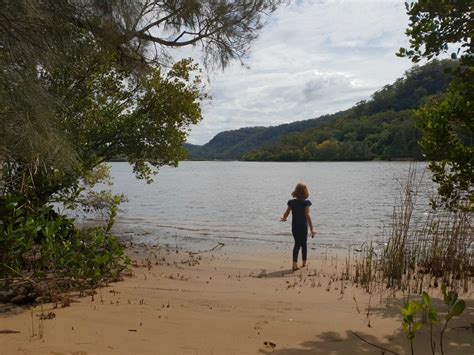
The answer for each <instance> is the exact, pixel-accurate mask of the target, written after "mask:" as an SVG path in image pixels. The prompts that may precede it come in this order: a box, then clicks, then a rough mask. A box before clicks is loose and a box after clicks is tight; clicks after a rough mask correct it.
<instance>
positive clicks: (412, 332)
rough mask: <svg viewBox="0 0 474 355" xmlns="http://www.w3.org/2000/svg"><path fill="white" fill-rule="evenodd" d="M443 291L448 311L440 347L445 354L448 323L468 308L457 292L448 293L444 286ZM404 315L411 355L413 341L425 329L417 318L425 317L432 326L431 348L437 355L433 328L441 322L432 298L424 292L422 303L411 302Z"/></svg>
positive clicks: (405, 308) (407, 304) (441, 332)
mask: <svg viewBox="0 0 474 355" xmlns="http://www.w3.org/2000/svg"><path fill="white" fill-rule="evenodd" d="M441 291H442V294H443V301H444V304H445V305H446V306H447V308H448V310H447V313H446V315H445V317H444V325H443V328H442V330H441V331H440V339H439V340H440V347H441V353H442V354H444V347H443V346H444V345H443V337H444V333H445V331H446V328H447V326H448V323H449V321H450V320H451V319H453V317H457V316H460V315H461V314H462V313H463V312H464V309H465V307H466V304H465V302H464V301H463V300H459V299H458V294H457V293H456V292H455V291H449V292H447V291H446V285H444V284H443V285H442V287H441ZM401 313H402V315H403V320H402V325H403V330H404V331H405V332H406V333H407V338H408V340H410V346H411V353H412V354H414V349H413V339H414V338H415V336H416V332H417V331H419V330H420V329H421V328H422V327H423V323H422V322H421V321H419V320H418V319H417V316H420V315H424V316H425V317H426V319H427V320H428V322H429V325H430V346H431V351H432V353H433V354H435V343H434V341H433V326H434V325H435V324H437V323H438V322H439V320H440V319H439V312H438V310H436V308H435V307H434V306H433V303H432V302H431V298H430V296H429V295H428V293H426V292H423V294H422V296H421V300H420V301H415V300H412V301H409V302H406V303H405V305H404V306H403V307H402V309H401Z"/></svg>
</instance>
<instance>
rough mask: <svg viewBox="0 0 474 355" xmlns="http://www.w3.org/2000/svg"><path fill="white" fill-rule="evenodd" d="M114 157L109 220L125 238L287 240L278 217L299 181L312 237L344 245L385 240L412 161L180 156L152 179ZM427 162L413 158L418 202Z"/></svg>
mask: <svg viewBox="0 0 474 355" xmlns="http://www.w3.org/2000/svg"><path fill="white" fill-rule="evenodd" d="M111 165H112V169H111V172H112V176H113V178H114V187H113V190H114V191H115V192H123V193H125V194H126V196H127V198H128V202H126V203H124V204H122V205H121V212H120V214H119V216H118V218H117V223H116V225H115V227H114V228H115V229H114V230H115V232H116V233H117V234H118V235H119V236H121V237H122V238H127V239H132V240H134V241H136V242H144V243H149V244H166V245H170V246H176V247H184V248H204V247H207V246H210V245H215V244H216V243H218V242H223V243H225V244H230V245H234V246H242V247H245V248H248V247H252V246H268V245H275V246H284V247H287V244H288V243H291V242H292V237H291V232H290V229H291V222H290V221H288V222H286V223H282V222H280V221H279V219H280V216H281V215H282V214H283V212H284V210H285V209H286V203H287V201H288V199H290V198H291V196H290V194H291V192H292V190H293V188H294V186H295V185H296V183H298V182H300V181H301V182H304V183H306V184H307V185H308V187H309V190H310V197H309V199H310V200H311V201H312V203H313V205H312V207H311V215H312V217H313V221H314V224H315V227H316V230H317V233H318V235H317V238H316V239H315V241H314V243H315V244H314V245H316V246H321V247H344V248H345V247H348V246H358V245H361V244H362V243H364V242H365V241H367V240H374V241H377V242H379V243H383V241H384V238H385V236H386V235H387V233H388V231H387V227H388V226H389V225H390V221H391V216H392V211H393V206H394V205H396V204H397V203H398V200H399V197H400V192H401V190H402V187H403V185H404V183H405V182H406V181H407V176H408V171H409V169H410V165H411V163H408V162H296V163H293V162H292V163H279V162H275V163H273V162H268V163H261V162H221V161H207V162H191V161H185V162H181V163H180V165H179V167H178V168H172V167H164V168H162V169H161V170H160V172H159V174H158V175H157V176H156V177H155V181H154V182H153V183H152V184H146V183H145V182H144V181H142V180H137V179H136V178H135V177H134V175H133V173H132V170H131V167H130V166H129V165H128V164H127V163H112V164H111ZM425 167H426V164H424V163H417V164H416V165H415V169H416V170H417V172H418V177H419V178H420V177H422V176H423V178H422V179H421V178H420V179H421V181H422V182H421V185H420V186H421V190H422V195H423V196H424V197H423V198H422V200H420V202H421V203H420V206H421V210H423V209H425V210H427V209H428V208H429V207H428V205H427V196H429V195H430V194H431V193H432V192H433V189H434V185H433V183H432V182H431V180H430V176H429V174H428V173H425V174H424V175H423V171H425Z"/></svg>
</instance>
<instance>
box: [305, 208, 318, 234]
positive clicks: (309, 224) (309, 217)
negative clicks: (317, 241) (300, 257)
mask: <svg viewBox="0 0 474 355" xmlns="http://www.w3.org/2000/svg"><path fill="white" fill-rule="evenodd" d="M304 215H305V217H306V221H308V226H309V230H310V231H311V238H314V236H315V234H316V231H315V230H314V228H313V220H312V219H311V216H310V214H309V206H307V207H305V209H304Z"/></svg>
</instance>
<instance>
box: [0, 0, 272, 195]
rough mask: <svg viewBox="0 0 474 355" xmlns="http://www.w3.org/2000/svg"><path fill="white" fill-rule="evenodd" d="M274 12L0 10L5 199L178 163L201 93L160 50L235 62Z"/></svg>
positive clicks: (86, 7)
mask: <svg viewBox="0 0 474 355" xmlns="http://www.w3.org/2000/svg"><path fill="white" fill-rule="evenodd" d="M280 2H281V1H276V0H256V1H248V0H237V1H212V0H204V1H197V0H181V1H178V0H168V1H157V0H135V1H123V0H111V1H99V0H89V1H79V0H71V1H55V0H37V1H32V0H15V1H13V0H2V1H0V44H1V51H0V68H1V70H2V76H1V78H0V103H2V107H1V108H0V130H1V133H0V134H1V137H0V138H2V139H1V143H0V163H2V167H3V172H4V175H3V178H2V181H1V185H2V188H3V191H4V193H11V192H15V193H20V194H24V193H26V192H28V193H30V192H31V193H32V194H33V195H34V196H35V197H38V198H39V202H40V203H41V202H44V200H45V199H46V198H47V197H48V196H50V195H51V194H52V193H54V192H57V191H58V190H59V189H61V188H66V187H67V186H69V185H71V184H73V183H74V181H77V178H78V177H79V176H81V174H82V171H84V170H91V169H92V168H93V167H94V166H95V165H97V164H98V163H100V162H102V161H104V160H107V159H110V158H111V157H114V156H117V155H121V156H124V157H126V158H127V159H128V160H129V161H130V162H131V163H133V164H134V168H135V171H136V172H137V174H138V176H141V177H146V178H150V176H151V175H150V174H151V169H150V165H149V164H151V165H152V166H154V167H157V168H158V167H160V166H162V165H165V164H172V165H175V164H177V161H178V160H179V159H181V158H182V157H183V149H182V144H183V143H184V141H185V138H186V135H187V132H188V129H189V125H190V124H193V123H196V122H198V121H199V120H200V119H201V111H200V102H201V100H203V99H205V94H204V92H203V90H202V89H203V88H202V85H201V83H200V81H199V72H198V71H197V68H196V66H195V65H194V64H192V63H191V62H190V61H188V60H185V61H182V62H180V63H177V64H174V65H173V64H172V60H171V56H170V51H171V50H172V49H173V48H177V47H184V46H201V49H202V53H203V56H204V62H205V64H206V66H220V67H224V66H225V65H227V64H228V63H229V61H230V60H232V59H235V58H237V59H240V60H242V59H243V58H245V56H246V54H247V52H248V49H249V47H250V45H251V43H252V42H253V41H254V40H255V38H256V36H257V33H258V31H259V30H260V29H261V27H262V26H263V15H265V14H267V13H271V12H272V11H274V10H275V9H276V7H277V5H279V4H280ZM51 172H54V174H52V173H51ZM28 180H30V181H29V183H26V184H25V181H28Z"/></svg>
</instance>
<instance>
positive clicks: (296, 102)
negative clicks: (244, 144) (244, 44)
mask: <svg viewBox="0 0 474 355" xmlns="http://www.w3.org/2000/svg"><path fill="white" fill-rule="evenodd" d="M407 25H408V17H407V15H406V13H405V6H404V3H403V1H392V0H379V1H363V0H346V1H343V0H320V1H311V0H299V1H295V0H293V1H292V2H291V3H290V4H289V5H287V6H283V7H281V8H280V9H279V10H277V11H276V12H275V13H273V14H272V15H271V16H270V17H268V18H267V25H266V26H265V27H264V28H263V30H262V31H261V32H260V35H259V38H258V39H257V40H256V41H255V42H254V44H253V46H252V50H251V52H250V54H249V57H248V58H247V59H246V60H245V66H242V65H241V64H240V63H239V62H234V63H232V64H231V65H229V66H228V67H227V68H225V70H224V71H220V70H219V71H215V72H210V73H207V75H208V79H209V82H208V83H207V90H208V93H209V94H210V95H211V96H212V100H211V101H209V102H206V103H204V105H203V117H204V119H203V121H202V122H201V123H199V124H198V125H194V126H192V127H191V132H190V135H189V138H188V142H189V143H193V144H205V143H207V142H208V141H209V140H210V139H212V138H213V137H214V136H215V135H216V134H217V133H219V132H222V131H226V130H232V129H238V128H241V127H252V126H275V125H279V124H283V123H288V122H294V121H299V120H305V119H310V118H315V117H319V116H321V115H324V114H329V113H334V112H337V111H340V110H343V109H347V108H349V107H351V106H353V105H354V104H355V103H356V102H358V101H360V100H364V99H369V98H370V95H371V94H372V93H373V92H375V91H376V90H378V89H380V88H382V87H383V86H384V85H387V84H391V83H393V82H394V81H395V80H396V79H397V78H399V77H401V76H402V75H403V73H404V72H405V71H406V70H407V69H409V68H410V67H411V66H412V64H411V62H410V61H409V60H408V59H406V58H399V57H397V56H395V53H396V52H397V51H398V49H399V48H400V47H402V46H406V45H407V43H408V41H407V38H406V36H405V33H404V32H405V29H406V27H407ZM193 56H196V57H197V58H198V54H197V52H196V53H194V54H193Z"/></svg>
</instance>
